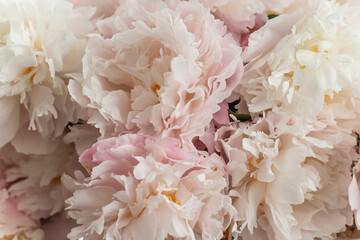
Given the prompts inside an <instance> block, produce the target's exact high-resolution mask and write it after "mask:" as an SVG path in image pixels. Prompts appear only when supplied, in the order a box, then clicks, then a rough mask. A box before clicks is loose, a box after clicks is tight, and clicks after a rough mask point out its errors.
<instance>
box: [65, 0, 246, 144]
mask: <svg viewBox="0 0 360 240" xmlns="http://www.w3.org/2000/svg"><path fill="white" fill-rule="evenodd" d="M98 27H99V30H100V31H101V32H102V35H92V36H91V38H90V40H89V42H88V44H87V47H86V53H85V56H84V59H83V64H84V68H83V76H77V77H75V80H73V81H71V82H70V84H69V91H70V92H71V95H72V97H73V98H74V99H75V100H76V101H77V102H78V103H80V105H82V106H83V107H85V108H86V111H87V113H88V118H87V119H86V120H88V123H89V124H93V125H95V126H96V127H97V128H99V129H100V132H101V134H102V136H106V137H107V136H112V135H113V134H114V133H115V134H116V133H119V132H123V131H126V130H130V131H135V132H140V133H142V134H148V135H152V136H161V137H175V138H180V139H181V140H182V141H183V142H191V140H192V138H193V137H195V136H200V135H202V133H203V132H204V129H205V128H206V127H207V126H208V125H209V123H210V121H211V120H212V116H213V114H214V113H216V112H218V111H219V110H220V107H219V105H218V104H220V103H222V102H223V101H224V100H225V99H227V98H228V97H229V96H230V94H231V92H232V90H233V88H234V87H235V86H236V85H237V84H238V82H239V80H240V77H241V74H242V60H241V58H240V53H241V48H240V47H239V46H238V44H237V43H236V42H235V41H234V39H233V38H232V37H231V35H230V34H226V26H224V25H223V23H222V22H221V21H219V20H215V19H214V17H213V16H212V15H211V14H210V12H209V10H208V9H206V8H204V7H203V6H202V5H201V4H199V3H195V2H183V1H172V2H170V1H160V0H155V1H151V2H150V1H142V0H130V1H125V2H123V3H122V4H120V7H119V8H118V9H117V11H116V12H115V14H114V16H112V17H110V18H108V19H104V20H102V21H99V22H98Z"/></svg>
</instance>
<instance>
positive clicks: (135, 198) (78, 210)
mask: <svg viewBox="0 0 360 240" xmlns="http://www.w3.org/2000/svg"><path fill="white" fill-rule="evenodd" d="M80 162H81V163H82V164H83V165H84V167H85V168H86V169H87V170H88V171H89V173H90V177H88V178H85V177H84V176H83V175H82V174H80V173H79V172H77V173H76V175H77V177H76V180H74V179H72V178H70V177H68V176H67V175H65V176H64V177H63V184H64V185H65V186H66V187H67V188H68V189H70V190H72V191H73V196H72V197H71V198H69V199H67V200H66V203H67V205H68V207H67V210H68V211H69V212H68V214H69V216H71V217H72V218H73V219H75V220H76V221H77V224H78V225H79V226H78V227H76V228H73V229H72V231H71V233H70V234H69V235H68V237H69V238H70V239H78V238H81V237H83V239H84V240H87V239H107V240H110V239H137V240H142V239H144V240H145V239H158V240H161V239H165V238H168V237H170V238H175V239H178V238H179V239H180V238H181V239H195V237H197V238H199V237H202V238H203V239H214V238H215V239H220V238H221V237H222V236H223V233H224V232H225V230H226V229H227V227H228V226H229V224H230V220H231V217H232V216H233V215H234V214H235V212H234V209H233V208H232V206H231V200H230V197H229V196H227V195H225V192H224V191H225V188H226V186H227V181H226V178H225V172H224V163H223V161H222V159H220V158H219V157H218V156H217V155H211V156H206V155H205V156H202V155H198V154H196V153H193V152H189V151H188V150H186V148H184V147H183V146H182V145H181V142H180V141H179V140H176V139H162V140H155V139H153V138H152V137H147V136H141V135H131V134H127V135H122V136H120V137H118V138H110V139H107V140H102V141H99V142H98V143H97V144H95V145H94V146H93V147H92V148H91V149H89V150H87V151H85V152H84V153H83V155H82V156H81V157H80Z"/></svg>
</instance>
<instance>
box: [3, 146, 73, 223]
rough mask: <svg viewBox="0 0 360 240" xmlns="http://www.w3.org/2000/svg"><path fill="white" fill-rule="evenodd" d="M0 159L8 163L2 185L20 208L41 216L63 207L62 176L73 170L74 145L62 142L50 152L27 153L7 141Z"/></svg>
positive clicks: (43, 216) (42, 217) (49, 214)
mask: <svg viewBox="0 0 360 240" xmlns="http://www.w3.org/2000/svg"><path fill="white" fill-rule="evenodd" d="M0 160H1V161H4V162H6V164H7V168H6V169H5V170H4V171H2V174H3V181H4V185H3V187H5V188H6V191H7V194H8V195H9V198H11V199H12V200H13V201H14V202H15V203H16V208H17V210H18V211H21V212H22V213H24V214H26V215H27V216H28V217H30V218H31V219H34V220H40V219H45V218H47V217H49V216H52V215H54V214H55V213H57V212H60V211H61V210H62V209H63V205H64V197H63V190H62V185H61V181H60V180H61V175H62V174H63V173H64V172H66V173H68V174H72V173H73V171H74V167H73V165H74V163H76V155H75V149H74V148H73V147H72V145H65V144H60V145H59V146H58V147H57V148H56V150H55V151H53V152H52V153H50V154H47V155H25V154H20V153H17V152H16V151H15V150H14V149H13V147H12V146H11V145H10V144H8V145H6V146H4V147H3V148H2V149H1V150H0ZM73 162H74V163H73Z"/></svg>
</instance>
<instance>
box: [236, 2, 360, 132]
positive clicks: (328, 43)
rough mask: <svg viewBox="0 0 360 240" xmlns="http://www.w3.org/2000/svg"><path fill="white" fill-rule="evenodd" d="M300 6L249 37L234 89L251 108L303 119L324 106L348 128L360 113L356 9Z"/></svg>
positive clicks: (332, 5)
mask: <svg viewBox="0 0 360 240" xmlns="http://www.w3.org/2000/svg"><path fill="white" fill-rule="evenodd" d="M306 2H307V1H305V2H303V3H306ZM314 3H315V2H314ZM304 5H305V7H304V8H300V9H298V10H297V11H295V12H293V13H291V14H284V15H281V16H279V17H277V18H274V19H271V20H269V21H268V22H267V23H266V25H265V26H264V27H263V28H261V29H260V30H258V31H257V32H255V33H253V34H252V35H251V36H250V42H249V47H248V48H247V50H246V51H245V52H244V55H243V56H244V59H245V61H249V63H248V64H247V65H246V67H245V73H244V77H243V79H242V82H241V84H240V87H239V88H238V89H237V90H236V91H238V92H240V93H241V94H242V95H243V97H244V99H245V100H246V102H247V103H248V105H249V111H250V112H252V113H261V112H262V111H267V110H270V109H272V108H275V107H278V108H280V109H282V110H284V111H287V112H288V113H289V114H291V115H292V116H293V117H294V118H296V119H297V121H300V122H304V124H306V123H307V122H311V121H314V120H315V119H316V116H317V115H318V114H319V113H320V112H321V111H323V110H324V111H329V112H332V114H333V116H334V118H335V119H336V121H337V122H338V124H340V125H339V126H342V127H345V128H347V129H349V130H353V128H354V126H355V122H357V121H358V120H359V113H360V112H359V109H360V108H359V103H360V102H359V97H360V75H359V69H360V58H359V56H360V54H359V53H358V50H357V49H360V48H359V47H360V38H359V36H360V28H359V26H358V25H357V22H358V20H359V19H360V15H359V9H358V8H356V7H354V6H353V7H350V6H349V5H340V4H338V3H336V2H335V1H326V0H321V1H318V4H314V5H315V6H306V4H304ZM305 10H306V11H305Z"/></svg>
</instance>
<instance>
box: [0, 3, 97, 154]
mask: <svg viewBox="0 0 360 240" xmlns="http://www.w3.org/2000/svg"><path fill="white" fill-rule="evenodd" d="M72 8H73V5H72V4H71V3H69V2H67V1H64V0H26V1H23V0H12V1H8V0H0V109H1V113H0V128H1V129H2V130H1V139H0V147H2V146H4V145H5V144H6V143H9V142H11V144H12V145H13V146H14V147H15V149H16V150H17V151H19V152H23V153H36V154H45V153H49V152H51V151H53V150H54V149H55V148H56V145H57V144H58V137H59V136H61V135H62V134H63V131H64V128H65V126H66V125H67V124H68V122H69V121H74V120H76V119H75V117H76V116H75V106H74V104H73V103H72V102H71V101H70V98H69V94H68V92H67V88H66V85H67V79H66V77H65V74H66V73H70V72H74V71H79V70H80V69H81V58H82V56H83V53H84V48H85V44H86V40H85V35H86V34H87V33H89V32H91V30H92V29H93V26H92V24H91V22H90V21H89V18H90V17H91V16H92V15H93V14H94V10H93V9H90V8H88V10H87V12H86V13H85V11H84V9H80V8H79V9H76V10H73V9H72ZM29 142H31V144H29Z"/></svg>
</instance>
